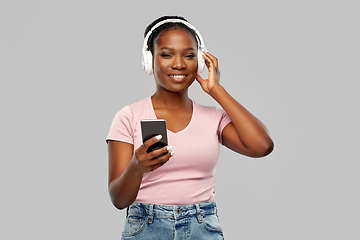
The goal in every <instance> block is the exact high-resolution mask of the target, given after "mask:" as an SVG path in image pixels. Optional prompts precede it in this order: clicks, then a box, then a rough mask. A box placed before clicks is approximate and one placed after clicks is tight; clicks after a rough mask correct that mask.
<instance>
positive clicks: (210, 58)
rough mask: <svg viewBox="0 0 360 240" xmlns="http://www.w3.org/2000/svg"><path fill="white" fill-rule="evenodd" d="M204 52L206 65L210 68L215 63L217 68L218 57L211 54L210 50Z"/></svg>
mask: <svg viewBox="0 0 360 240" xmlns="http://www.w3.org/2000/svg"><path fill="white" fill-rule="evenodd" d="M203 53H204V55H203V57H204V59H205V64H206V66H207V67H208V68H209V67H210V66H211V65H213V67H214V68H215V69H217V68H218V67H219V63H218V59H217V58H216V57H214V56H213V55H211V54H210V53H209V52H208V51H204V52H203Z"/></svg>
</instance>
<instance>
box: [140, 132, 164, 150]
mask: <svg viewBox="0 0 360 240" xmlns="http://www.w3.org/2000/svg"><path fill="white" fill-rule="evenodd" d="M161 138H162V135H157V136H155V137H152V138H150V139H149V140H147V141H146V142H144V144H143V145H141V146H140V147H142V146H143V147H144V148H145V150H147V149H148V148H149V147H150V146H151V145H153V144H155V143H157V142H158V141H160V140H161Z"/></svg>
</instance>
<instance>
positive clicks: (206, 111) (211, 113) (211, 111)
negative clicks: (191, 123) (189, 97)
mask: <svg viewBox="0 0 360 240" xmlns="http://www.w3.org/2000/svg"><path fill="white" fill-rule="evenodd" d="M194 106H195V109H196V111H197V112H198V113H200V114H201V115H202V116H206V117H221V116H222V115H223V114H224V113H225V111H224V110H223V109H221V108H218V107H215V106H205V105H202V104H198V103H196V102H194Z"/></svg>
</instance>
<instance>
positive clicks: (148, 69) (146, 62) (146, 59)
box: [142, 48, 153, 75]
mask: <svg viewBox="0 0 360 240" xmlns="http://www.w3.org/2000/svg"><path fill="white" fill-rule="evenodd" d="M142 65H143V69H144V71H145V73H146V74H147V75H151V74H152V73H153V68H152V54H151V52H150V51H147V50H145V49H144V48H143V49H142Z"/></svg>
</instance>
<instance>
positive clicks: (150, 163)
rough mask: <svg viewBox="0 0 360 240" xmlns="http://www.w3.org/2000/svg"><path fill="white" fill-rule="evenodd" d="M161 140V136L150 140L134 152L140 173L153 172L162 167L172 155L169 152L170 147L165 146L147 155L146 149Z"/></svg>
mask: <svg viewBox="0 0 360 240" xmlns="http://www.w3.org/2000/svg"><path fill="white" fill-rule="evenodd" d="M161 138H162V136H161V135H158V136H155V137H153V138H150V139H149V140H147V141H146V142H145V143H144V144H142V145H141V146H140V147H139V148H138V149H137V150H136V151H135V156H136V159H137V166H138V169H139V170H140V171H141V172H144V173H145V172H150V171H154V170H155V169H157V168H159V167H161V166H162V165H164V164H165V163H166V162H167V161H168V160H169V159H170V158H171V156H172V155H173V154H174V151H171V149H172V147H171V146H165V147H162V148H159V149H156V150H154V151H151V152H149V153H148V152H147V150H148V148H149V147H150V146H151V145H153V144H155V143H157V142H159V141H160V140H161Z"/></svg>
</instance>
